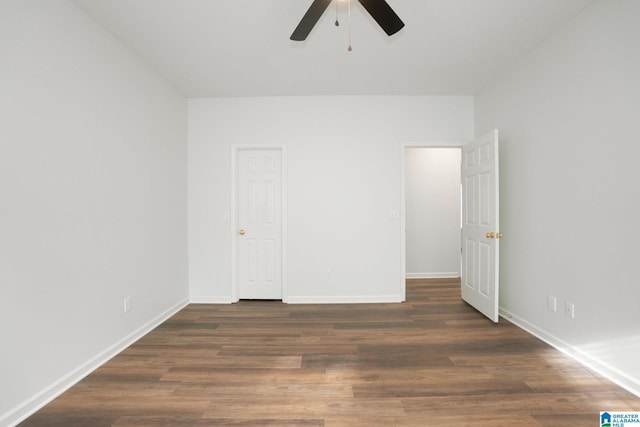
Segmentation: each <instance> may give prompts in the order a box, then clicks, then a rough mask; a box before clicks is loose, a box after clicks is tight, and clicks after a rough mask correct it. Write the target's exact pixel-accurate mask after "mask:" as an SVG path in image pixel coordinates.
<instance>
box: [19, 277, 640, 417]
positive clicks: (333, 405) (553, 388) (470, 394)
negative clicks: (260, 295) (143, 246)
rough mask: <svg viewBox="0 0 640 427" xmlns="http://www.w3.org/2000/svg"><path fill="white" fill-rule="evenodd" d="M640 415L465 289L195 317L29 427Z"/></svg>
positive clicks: (242, 307)
mask: <svg viewBox="0 0 640 427" xmlns="http://www.w3.org/2000/svg"><path fill="white" fill-rule="evenodd" d="M603 410H607V411H640V398H638V397H635V396H634V395H632V394H630V393H628V392H626V391H625V390H623V389H621V388H619V387H617V386H615V385H614V384H612V383H611V382H609V381H607V380H605V379H603V378H601V377H599V376H598V375H596V374H594V373H593V372H591V371H589V370H588V369H586V368H584V367H582V366H581V365H579V364H577V363H576V362H574V361H573V360H571V359H569V358H567V357H566V356H564V355H563V354H562V353H560V352H558V351H556V350H554V349H552V348H550V347H549V346H548V345H546V344H544V343H543V342H541V341H539V340H538V339H536V338H534V337H532V336H531V335H529V334H527V333H526V332H524V331H522V330H520V329H518V328H517V327H515V326H513V325H512V324H510V323H509V322H507V321H505V320H504V319H501V320H500V323H499V324H493V323H491V322H490V321H488V320H486V319H485V318H484V317H482V316H481V315H480V314H478V313H477V312H476V311H475V310H474V309H472V308H471V307H469V306H468V305H467V304H465V303H464V302H462V301H461V300H460V292H459V281H452V280H440V281H438V280H415V281H409V282H408V285H407V302H406V303H403V304H345V305H287V304H282V303H280V302H266V301H241V302H240V303H238V304H234V305H199V304H192V305H189V306H188V307H186V308H185V309H184V310H182V311H181V312H179V313H178V314H176V315H175V316H173V317H172V318H171V319H169V320H168V321H167V322H165V323H164V324H162V325H161V326H160V327H158V328H157V329H155V330H154V331H152V332H151V333H149V334H148V335H146V336H145V337H144V338H142V339H141V340H139V341H138V342H136V343H135V344H134V345H132V346H131V347H129V348H128V349H126V350H125V351H124V352H122V353H121V354H120V355H118V356H116V357H115V358H114V359H112V360H111V361H109V362H108V363H106V364H105V365H104V366H102V367H101V368H100V369H98V370H96V371H95V372H94V373H92V374H91V375H89V376H88V377H87V378H85V379H84V380H83V381H81V382H80V383H78V384H77V385H76V386H74V387H73V388H71V389H70V390H69V391H67V392H66V393H64V394H63V395H62V396H60V397H59V398H58V399H56V400H54V401H53V402H51V403H50V404H49V405H47V406H46V407H45V408H43V409H42V410H40V411H39V412H37V413H36V414H34V415H33V416H31V417H30V418H28V419H27V420H26V421H25V422H24V423H22V424H21V425H22V426H24V427H32V426H47V427H50V426H65V427H73V426H89V427H106V426H118V427H124V426H148V427H158V426H179V427H186V426H269V425H272V426H327V427H329V426H331V427H333V426H445V425H446V426H560V425H561V426H596V425H599V424H598V422H599V411H603Z"/></svg>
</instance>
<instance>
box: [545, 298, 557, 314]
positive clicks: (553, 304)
mask: <svg viewBox="0 0 640 427" xmlns="http://www.w3.org/2000/svg"><path fill="white" fill-rule="evenodd" d="M547 308H548V309H549V310H551V311H553V312H554V313H555V312H556V311H557V310H558V305H557V299H556V297H554V296H553V295H551V294H548V295H547Z"/></svg>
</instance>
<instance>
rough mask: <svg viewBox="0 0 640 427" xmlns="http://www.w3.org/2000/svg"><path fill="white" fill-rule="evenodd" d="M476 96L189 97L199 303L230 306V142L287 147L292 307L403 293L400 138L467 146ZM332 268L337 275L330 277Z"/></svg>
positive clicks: (194, 292)
mask: <svg viewBox="0 0 640 427" xmlns="http://www.w3.org/2000/svg"><path fill="white" fill-rule="evenodd" d="M472 104H473V101H472V98H470V97H290V98H288V97H282V98H279V97H275V98H236V99H196V100H190V101H189V263H190V265H189V272H190V288H191V297H192V300H195V301H214V302H229V301H231V256H232V255H231V253H230V248H231V240H230V239H231V230H230V222H229V221H228V220H227V219H226V215H227V214H228V212H229V211H230V210H231V206H230V200H231V144H233V143H254V144H268V143H282V144H286V147H287V164H288V172H287V175H288V176H287V178H288V188H287V194H288V205H287V206H286V210H287V219H288V222H287V235H288V241H287V242H285V244H286V245H287V249H288V270H287V271H286V273H287V276H288V294H289V301H290V302H315V301H318V302H320V301H322V302H328V301H394V300H399V299H401V297H402V295H401V293H402V290H403V279H402V275H403V271H402V265H401V251H402V248H401V239H400V237H401V236H400V221H399V220H394V219H391V211H392V210H394V209H395V210H399V209H400V201H401V191H400V181H401V170H400V169H401V168H400V159H401V146H402V145H401V143H402V141H416V140H427V141H429V140H448V141H458V142H459V141H465V140H470V139H472V135H473V108H472ZM327 270H331V276H332V278H331V279H328V277H327V276H328V275H327Z"/></svg>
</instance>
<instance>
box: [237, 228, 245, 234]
mask: <svg viewBox="0 0 640 427" xmlns="http://www.w3.org/2000/svg"><path fill="white" fill-rule="evenodd" d="M238 233H240V235H241V236H244V228H242V229H240V231H238Z"/></svg>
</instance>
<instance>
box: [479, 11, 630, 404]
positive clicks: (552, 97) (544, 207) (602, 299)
mask: <svg viewBox="0 0 640 427" xmlns="http://www.w3.org/2000/svg"><path fill="white" fill-rule="evenodd" d="M638 22H640V2H638V1H637V0H602V1H599V2H596V3H595V4H594V5H593V6H592V7H591V8H589V9H587V10H586V11H585V12H584V13H583V14H581V15H580V16H579V17H578V18H577V19H575V20H574V21H573V22H572V23H571V24H569V25H567V26H566V27H564V28H563V29H562V30H561V31H559V32H558V33H557V34H555V35H554V36H552V37H551V38H549V39H548V40H547V41H546V42H545V43H543V44H542V45H541V46H539V47H538V48H537V49H536V50H535V51H533V52H532V53H531V54H529V55H528V56H527V57H526V58H525V59H524V60H523V61H522V62H520V63H519V64H518V65H517V66H515V67H514V68H513V69H511V70H509V71H508V72H507V73H506V74H505V75H503V76H501V77H500V78H499V79H498V81H497V82H496V83H495V84H494V85H492V86H491V87H489V88H487V89H486V90H484V91H483V92H482V93H480V94H479V95H478V97H477V99H476V103H475V106H476V129H477V132H478V134H482V133H483V132H486V131H488V130H490V129H492V128H499V129H500V134H501V138H502V146H501V151H500V155H501V180H500V182H501V188H500V191H501V231H503V232H504V235H505V238H504V239H503V240H502V241H501V253H502V257H501V264H500V265H501V270H500V275H501V298H500V305H501V307H502V310H503V313H505V314H511V315H513V316H514V319H515V320H516V321H517V322H518V323H519V324H521V325H523V326H525V327H526V328H528V329H529V330H531V331H533V332H535V333H537V334H538V335H539V336H541V337H543V338H545V339H546V340H548V341H550V342H553V343H555V344H556V345H558V346H559V347H562V348H565V349H568V351H570V352H572V353H573V354H574V355H577V356H579V357H581V358H582V360H583V361H585V362H586V363H590V364H591V365H592V366H593V367H595V368H597V369H599V370H600V371H601V372H604V373H606V374H608V375H609V376H610V377H611V378H613V379H615V380H616V381H618V382H619V383H621V384H622V385H624V386H625V387H627V388H629V389H632V390H635V392H636V393H637V394H640V363H638V360H640V308H639V307H638V303H639V301H640V286H639V282H638V273H637V272H636V271H635V266H636V264H637V263H638V257H639V255H640V251H639V250H638V243H637V242H638V241H640V229H639V228H638V227H636V226H635V224H636V222H637V217H638V213H637V209H638V206H639V201H640V184H639V179H640V175H639V174H638V159H639V158H640V140H639V138H640V137H639V132H638V119H639V118H640V25H638ZM547 294H552V295H554V296H556V297H557V298H558V305H559V310H558V312H555V313H554V312H552V311H550V310H548V309H547V308H546V301H547ZM566 301H570V302H573V303H574V304H575V319H573V320H572V319H570V318H569V317H567V316H566V315H565V314H564V313H563V307H564V304H565V302H566Z"/></svg>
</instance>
